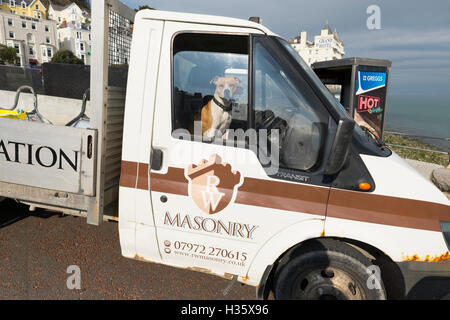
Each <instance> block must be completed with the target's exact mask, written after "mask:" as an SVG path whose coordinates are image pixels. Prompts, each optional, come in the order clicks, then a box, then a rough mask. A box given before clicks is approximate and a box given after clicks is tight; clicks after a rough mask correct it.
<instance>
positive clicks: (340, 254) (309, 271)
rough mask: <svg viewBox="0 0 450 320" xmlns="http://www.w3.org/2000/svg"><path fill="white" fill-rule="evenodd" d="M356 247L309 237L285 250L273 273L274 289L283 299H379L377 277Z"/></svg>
mask: <svg viewBox="0 0 450 320" xmlns="http://www.w3.org/2000/svg"><path fill="white" fill-rule="evenodd" d="M371 265H372V264H371V262H370V260H369V259H368V258H366V257H365V256H364V255H363V254H362V253H360V252H359V251H358V250H356V249H354V248H353V247H351V246H350V245H348V244H346V243H343V242H341V241H337V240H332V239H317V240H313V241H312V242H310V243H309V244H308V246H306V247H302V248H300V249H299V250H294V251H293V252H291V253H290V254H287V255H286V256H285V257H284V258H283V259H282V260H281V261H280V264H279V267H278V268H277V271H276V273H275V287H274V291H275V292H274V293H275V298H276V299H283V300H381V299H386V293H385V289H384V286H383V283H382V281H381V277H380V276H378V277H376V276H375V275H374V274H372V273H371V272H370V270H371V268H369V267H370V266H371Z"/></svg>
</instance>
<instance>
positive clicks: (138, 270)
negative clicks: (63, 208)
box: [0, 200, 255, 300]
mask: <svg viewBox="0 0 450 320" xmlns="http://www.w3.org/2000/svg"><path fill="white" fill-rule="evenodd" d="M0 213H1V214H0V300H1V299H254V297H255V290H254V288H253V287H250V286H243V285H241V284H239V283H238V284H236V285H235V286H234V287H233V288H232V289H231V291H230V292H229V294H228V295H227V296H225V297H224V296H223V293H222V292H223V290H224V289H225V287H226V286H227V285H228V283H229V282H228V281H227V280H224V279H221V278H219V277H215V276H211V275H206V274H202V273H199V272H194V271H186V270H180V269H176V268H171V267H167V266H163V265H158V264H152V263H145V262H140V261H134V260H130V259H126V258H123V257H122V256H121V254H120V244H119V234H118V228H117V223H115V222H107V223H104V224H102V225H101V226H100V227H95V226H90V225H87V224H86V220H85V219H83V218H76V217H72V216H64V217H60V216H59V215H57V214H53V213H49V212H46V211H36V212H35V213H33V214H32V215H30V213H29V212H28V210H27V207H26V206H22V205H19V204H17V203H15V202H13V201H10V200H6V201H4V202H2V203H0ZM70 265H78V266H79V267H80V269H81V287H82V289H81V290H69V289H67V286H66V281H67V278H68V277H69V276H70V274H67V273H66V271H67V267H68V266H70Z"/></svg>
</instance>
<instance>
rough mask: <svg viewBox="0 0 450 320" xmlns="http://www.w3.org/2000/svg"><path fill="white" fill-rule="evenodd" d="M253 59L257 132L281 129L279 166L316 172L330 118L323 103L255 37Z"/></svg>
mask: <svg viewBox="0 0 450 320" xmlns="http://www.w3.org/2000/svg"><path fill="white" fill-rule="evenodd" d="M253 50H254V52H253V55H254V56H253V58H254V70H253V72H254V110H255V126H256V129H257V130H261V129H267V130H273V129H276V130H279V135H280V167H284V168H288V169H297V170H304V171H308V170H313V169H314V167H315V166H316V165H317V164H318V162H319V159H320V157H319V155H320V152H321V150H322V147H323V141H324V136H325V134H326V127H327V124H328V117H327V114H326V110H325V109H324V107H323V105H322V103H321V101H320V100H319V99H318V98H317V96H316V95H315V94H314V93H313V91H312V90H311V88H310V87H309V86H308V85H307V83H306V82H305V81H304V80H303V79H302V78H300V77H295V78H294V77H293V76H292V73H293V66H291V65H287V64H283V63H280V61H281V60H282V59H280V56H277V55H276V54H274V53H272V52H271V51H270V50H268V48H266V47H265V41H264V38H260V37H256V38H255V40H254V45H253Z"/></svg>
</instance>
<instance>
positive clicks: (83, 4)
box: [41, 0, 90, 10]
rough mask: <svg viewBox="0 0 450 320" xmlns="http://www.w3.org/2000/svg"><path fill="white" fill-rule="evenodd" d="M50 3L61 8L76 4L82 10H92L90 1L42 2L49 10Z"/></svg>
mask: <svg viewBox="0 0 450 320" xmlns="http://www.w3.org/2000/svg"><path fill="white" fill-rule="evenodd" d="M50 1H51V2H52V3H54V4H57V5H60V6H66V5H68V4H70V3H72V2H75V3H76V4H77V5H78V6H79V7H80V8H82V9H88V10H89V9H90V1H89V0H73V1H71V0H41V2H42V3H43V4H44V5H45V6H46V7H47V8H48V6H49V4H50Z"/></svg>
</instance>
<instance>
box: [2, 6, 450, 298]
mask: <svg viewBox="0 0 450 320" xmlns="http://www.w3.org/2000/svg"><path fill="white" fill-rule="evenodd" d="M113 65H115V66H113ZM113 67H115V68H117V67H120V68H128V70H127V72H128V76H127V78H126V77H125V79H126V80H127V82H126V86H125V85H124V83H122V82H120V83H118V84H114V86H113V85H112V84H111V82H109V79H108V75H109V72H110V71H111V70H113V69H111V68H113ZM121 74H123V73H121ZM47 83H48V82H47ZM21 89H23V88H22V87H20V88H19V90H18V91H17V93H16V94H15V95H14V92H11V91H7V92H5V91H0V97H1V98H2V99H3V100H4V101H15V105H14V107H12V108H11V107H9V108H6V109H3V111H6V112H2V114H3V116H1V114H0V168H1V169H0V200H1V199H3V197H5V198H12V199H16V200H17V201H18V202H21V203H24V204H27V205H29V206H30V209H32V208H44V209H50V210H56V211H60V212H63V213H66V214H72V215H77V216H83V217H86V218H87V223H89V224H93V225H98V224H100V223H102V221H103V220H105V218H106V219H108V220H118V228H119V236H120V245H121V250H122V255H123V256H124V257H127V258H131V259H138V260H142V261H148V262H153V263H161V264H165V265H169V266H174V267H178V268H183V269H190V270H196V271H201V272H206V273H211V274H214V275H217V276H220V277H224V278H226V279H230V280H232V281H233V282H234V281H239V282H241V283H245V284H248V285H251V286H254V287H256V293H257V297H258V298H267V297H268V296H269V294H270V292H272V293H273V296H274V298H276V299H385V298H388V299H392V298H404V297H417V296H416V295H415V292H417V288H424V285H425V284H426V283H428V282H427V281H429V280H430V281H431V282H432V284H433V285H434V287H435V288H436V287H438V288H439V290H440V291H439V292H438V293H436V294H435V296H436V297H438V298H440V297H443V296H444V295H445V294H448V293H449V292H450V282H449V279H450V253H449V251H450V202H449V200H448V199H447V198H446V197H445V196H444V195H443V194H442V193H441V192H440V191H439V190H438V189H437V188H436V187H435V186H434V185H433V184H432V183H431V182H430V181H428V180H426V179H425V178H423V177H422V176H421V175H420V174H419V173H418V172H416V171H415V170H414V169H413V168H412V167H410V166H409V165H408V164H407V163H406V162H405V161H404V160H402V159H401V158H400V157H399V156H398V155H396V154H395V153H394V152H392V151H391V150H389V148H387V147H386V146H385V145H384V144H383V142H382V141H381V140H380V139H379V138H378V137H377V136H376V135H373V134H371V133H370V132H367V130H366V131H364V130H363V129H361V128H360V127H359V126H357V125H356V124H355V121H354V120H353V119H352V118H351V117H350V116H349V115H348V113H347V112H346V111H345V110H344V108H343V107H342V106H341V105H340V104H339V103H338V102H337V101H336V99H335V98H334V97H333V95H332V94H331V93H330V92H329V91H328V90H327V88H326V87H325V86H324V85H323V84H322V82H321V81H320V80H319V78H318V77H317V76H316V74H315V73H314V72H313V71H312V70H311V68H309V67H308V66H307V65H306V64H305V62H304V61H303V60H302V59H301V57H300V56H299V55H298V54H297V53H296V52H295V51H294V50H293V49H292V48H291V46H290V45H289V44H288V42H286V41H285V40H284V39H282V38H281V37H279V36H278V35H276V34H274V33H273V32H271V31H270V30H269V29H267V28H266V27H264V26H263V25H261V24H259V23H256V22H252V21H246V20H240V19H232V18H226V17H217V16H206V15H196V14H185V13H175V12H165V11H159V10H141V11H139V12H138V13H137V14H136V13H135V11H134V10H132V9H130V8H128V7H126V6H125V5H124V4H122V3H121V2H120V1H118V0H95V1H92V56H91V68H90V88H89V92H90V99H89V101H87V94H88V93H87V92H88V91H86V94H85V95H84V97H83V101H81V100H80V99H75V100H74V99H65V98H60V97H51V96H45V95H38V94H35V92H34V91H33V88H27V90H29V91H30V92H31V94H28V96H26V97H25V98H27V99H28V100H26V101H25V102H27V101H28V102H27V103H26V105H28V106H31V105H33V106H34V111H32V112H27V111H26V110H25V109H26V108H24V106H23V105H20V103H19V104H18V100H19V98H18V95H19V94H20V92H21ZM14 97H15V99H14ZM22 102H23V101H22ZM22 102H21V103H22ZM80 106H81V113H79V114H78V112H79V109H80ZM39 107H43V109H41V110H42V111H43V112H42V113H43V114H41V113H40V112H39V110H38V109H39ZM18 108H22V109H24V110H25V111H23V110H22V111H20V109H18ZM13 109H15V110H13ZM49 110H50V111H49ZM74 110H75V111H76V112H77V114H78V115H75V114H74V115H73V116H76V117H75V118H73V119H72V120H71V121H69V122H67V121H68V120H69V119H66V118H70V115H67V114H65V115H64V116H65V117H64V119H66V120H65V121H59V122H57V121H55V119H54V118H52V119H50V120H52V121H44V120H45V119H44V118H45V117H47V116H48V115H49V114H50V115H51V114H52V112H55V113H58V114H61V113H64V112H66V113H68V112H72V113H73V111H74ZM0 111H1V110H0ZM85 111H86V113H88V112H89V114H88V117H85V116H84V114H85ZM9 112H12V114H13V115H14V116H13V118H14V119H12V118H11V114H10V113H9ZM5 115H6V117H5ZM31 116H32V117H31ZM22 118H23V119H22ZM26 118H30V119H28V120H26ZM31 118H33V119H34V120H32V119H31ZM77 124H78V125H77ZM81 124H82V125H81ZM117 213H118V214H117ZM433 281H438V282H439V284H438V285H437V286H436V285H435V282H433ZM425 291H426V290H425ZM433 292H435V291H433Z"/></svg>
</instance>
